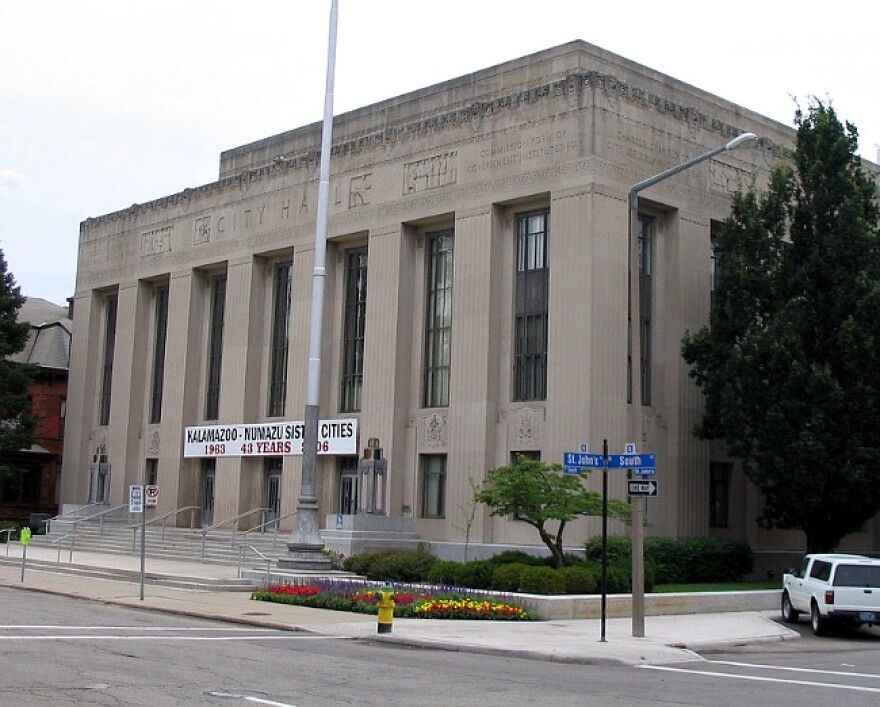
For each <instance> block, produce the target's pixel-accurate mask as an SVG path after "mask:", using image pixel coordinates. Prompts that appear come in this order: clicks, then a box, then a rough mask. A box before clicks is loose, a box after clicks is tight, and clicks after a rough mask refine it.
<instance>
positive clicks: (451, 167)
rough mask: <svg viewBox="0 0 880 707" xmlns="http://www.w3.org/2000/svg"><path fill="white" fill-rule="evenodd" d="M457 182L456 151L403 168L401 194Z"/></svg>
mask: <svg viewBox="0 0 880 707" xmlns="http://www.w3.org/2000/svg"><path fill="white" fill-rule="evenodd" d="M457 181H458V151H457V150H455V151H453V152H446V153H444V154H442V155H435V156H434V157H428V158H426V159H423V160H418V161H416V162H408V163H406V164H405V165H404V166H403V193H404V195H406V194H415V193H416V192H420V191H425V190H427V189H436V188H437V187H444V186H448V185H450V184H455V183H456V182H457Z"/></svg>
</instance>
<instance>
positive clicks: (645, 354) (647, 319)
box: [626, 214, 654, 405]
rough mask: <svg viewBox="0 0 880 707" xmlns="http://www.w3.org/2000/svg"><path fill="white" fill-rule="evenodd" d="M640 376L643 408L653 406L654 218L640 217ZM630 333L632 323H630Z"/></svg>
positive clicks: (629, 369)
mask: <svg viewBox="0 0 880 707" xmlns="http://www.w3.org/2000/svg"><path fill="white" fill-rule="evenodd" d="M638 228H639V239H638V243H639V245H638V248H639V250H638V260H639V325H640V326H639V347H640V351H639V375H640V380H641V384H642V405H650V404H651V334H652V326H651V324H652V310H653V302H654V289H653V284H652V271H653V257H654V255H653V254H654V219H653V218H652V217H650V216H643V215H641V214H639V226H638ZM630 331H632V321H631V320H630ZM632 371H633V366H632V337H630V340H629V342H628V345H627V366H626V375H627V395H626V399H627V400H628V401H629V402H632V398H633V396H632Z"/></svg>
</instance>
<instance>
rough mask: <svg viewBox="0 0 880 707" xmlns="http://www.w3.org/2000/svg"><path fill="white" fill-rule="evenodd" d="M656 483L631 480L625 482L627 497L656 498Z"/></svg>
mask: <svg viewBox="0 0 880 707" xmlns="http://www.w3.org/2000/svg"><path fill="white" fill-rule="evenodd" d="M657 490H658V487H657V482H656V481H634V480H632V479H630V480H628V481H627V482H626V493H627V495H628V496H656V495H657Z"/></svg>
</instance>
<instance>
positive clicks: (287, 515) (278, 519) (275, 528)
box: [241, 511, 298, 550]
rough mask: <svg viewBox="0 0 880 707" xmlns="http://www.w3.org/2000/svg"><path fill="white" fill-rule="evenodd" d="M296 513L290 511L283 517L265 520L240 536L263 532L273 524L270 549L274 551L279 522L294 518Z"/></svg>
mask: <svg viewBox="0 0 880 707" xmlns="http://www.w3.org/2000/svg"><path fill="white" fill-rule="evenodd" d="M297 513H298V511H291V512H290V513H285V514H284V515H283V516H278V517H277V518H273V519H272V520H267V521H266V522H265V523H260V524H259V525H258V526H256V527H255V528H249V529H248V530H244V531H242V533H241V534H242V535H247V534H248V533H256V532H257V531H260V532H265V530H264V528H266V527H268V526H269V525H272V524H273V523H274V525H275V527H274V528H273V530H272V549H273V550H274V549H275V543H276V542H278V526H279V525H280V524H281V521H282V520H284V519H285V518H290V516H295V515H296V514H297Z"/></svg>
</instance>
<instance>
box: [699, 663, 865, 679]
mask: <svg viewBox="0 0 880 707" xmlns="http://www.w3.org/2000/svg"><path fill="white" fill-rule="evenodd" d="M709 662H710V663H712V664H714V665H733V666H735V667H740V668H760V669H762V670H788V671H790V672H793V673H817V674H819V675H843V676H846V677H855V678H870V679H872V680H880V674H878V673H854V672H852V671H846V670H819V669H818V668H790V667H786V666H782V665H764V664H762V663H737V662H735V661H732V660H710V661H709Z"/></svg>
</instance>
